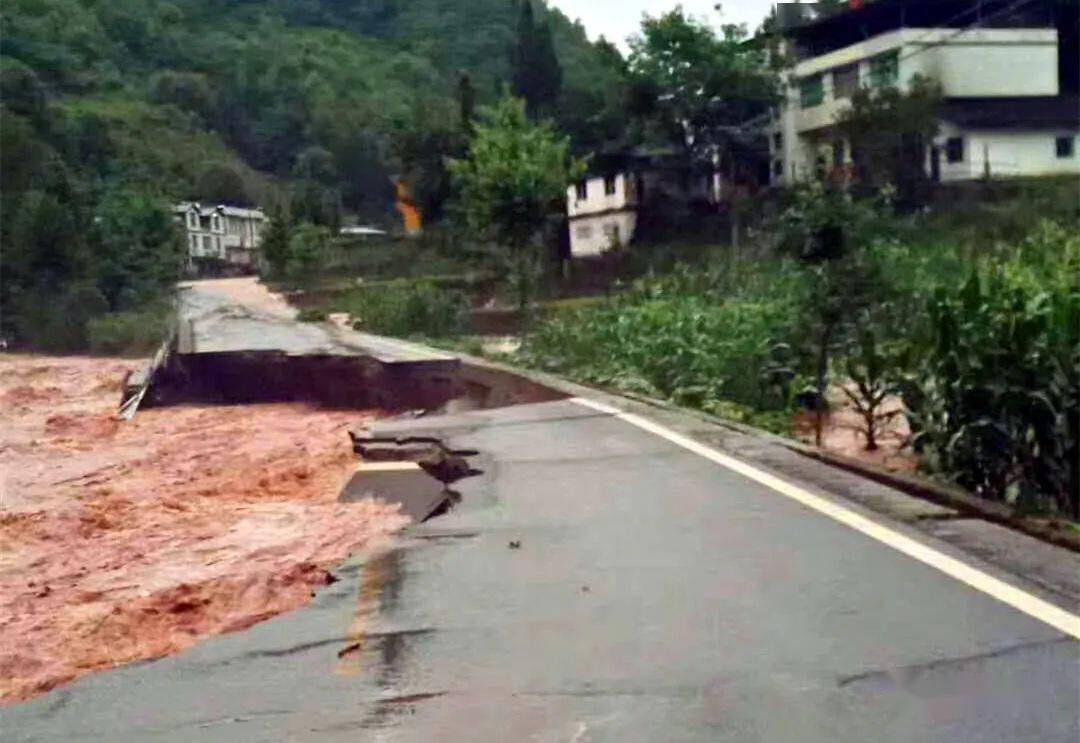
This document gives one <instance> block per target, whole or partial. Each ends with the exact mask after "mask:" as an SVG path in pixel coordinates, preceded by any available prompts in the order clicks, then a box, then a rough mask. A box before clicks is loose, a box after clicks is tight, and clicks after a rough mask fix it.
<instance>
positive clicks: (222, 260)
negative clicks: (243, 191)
mask: <svg viewBox="0 0 1080 743" xmlns="http://www.w3.org/2000/svg"><path fill="white" fill-rule="evenodd" d="M174 213H175V214H176V219H177V221H179V222H180V223H181V224H183V226H184V232H185V238H186V242H187V248H188V267H189V269H191V270H199V269H200V268H201V267H202V266H205V265H207V264H211V263H215V264H224V265H225V266H227V267H229V268H231V269H233V270H241V271H247V270H253V269H254V268H255V267H256V266H257V264H258V250H259V245H260V243H261V242H262V233H263V230H264V229H265V226H266V222H267V218H266V215H265V214H263V211H262V210H261V209H245V208H241V207H238V206H228V205H224V204H219V205H217V206H202V205H201V204H199V203H198V202H181V203H180V204H177V205H176V207H175V208H174Z"/></svg>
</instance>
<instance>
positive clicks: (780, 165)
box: [772, 160, 784, 178]
mask: <svg viewBox="0 0 1080 743" xmlns="http://www.w3.org/2000/svg"><path fill="white" fill-rule="evenodd" d="M772 172H773V175H775V176H776V177H777V178H781V177H783V175H784V161H783V160H777V161H775V162H774V163H773V168H772Z"/></svg>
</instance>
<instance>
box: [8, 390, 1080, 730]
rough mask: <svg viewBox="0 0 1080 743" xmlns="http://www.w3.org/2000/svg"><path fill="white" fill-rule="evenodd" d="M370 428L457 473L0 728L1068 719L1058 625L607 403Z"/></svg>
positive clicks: (1003, 724)
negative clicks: (210, 635) (315, 569)
mask: <svg viewBox="0 0 1080 743" xmlns="http://www.w3.org/2000/svg"><path fill="white" fill-rule="evenodd" d="M375 433H377V434H382V435H430V434H437V435H438V436H439V437H440V438H441V439H442V440H443V441H444V442H445V443H446V445H447V446H450V447H453V448H455V449H471V450H476V451H479V452H480V453H481V454H480V455H479V456H478V457H475V458H473V459H474V461H473V462H472V463H473V464H475V465H476V466H477V467H478V469H480V470H482V471H483V474H482V475H479V476H476V477H471V478H466V479H464V480H461V481H459V482H458V483H456V484H455V489H456V490H458V491H459V492H460V493H461V495H462V497H463V499H462V501H461V502H460V503H459V504H458V505H457V506H456V507H455V508H454V509H453V510H452V511H451V512H450V513H448V514H447V515H445V516H441V517H439V518H438V519H434V520H432V521H429V522H427V523H425V524H422V525H419V526H415V527H413V528H412V529H410V531H409V533H408V534H407V535H406V537H405V538H404V539H402V540H401V541H400V543H398V544H395V545H393V546H392V547H391V548H390V549H388V550H386V551H383V552H381V553H379V554H376V555H370V556H367V557H366V558H357V559H354V560H352V561H350V562H349V563H348V564H346V565H345V566H343V567H342V568H341V569H340V570H339V571H338V573H337V575H338V577H339V578H340V580H339V581H338V582H336V583H334V584H333V585H331V586H329V587H327V588H326V589H324V590H322V591H321V592H320V593H319V595H318V596H317V597H316V599H315V600H314V602H313V603H312V604H311V605H310V606H308V607H307V608H305V609H302V610H299V611H295V612H292V613H290V614H287V615H284V616H281V617H277V618H275V619H272V620H270V621H268V622H265V623H263V624H261V625H258V626H256V627H254V628H252V629H251V630H248V631H246V632H243V633H240V634H235V635H229V636H224V637H220V638H216V639H212V640H209V641H207V642H204V643H202V644H200V645H198V646H196V647H195V648H193V649H191V650H189V651H187V652H185V653H183V654H181V655H179V656H177V657H173V658H167V659H163V660H160V661H156V662H153V663H148V664H144V665H140V666H134V667H129V668H124V669H120V670H117V671H113V672H109V673H104V674H99V675H97V676H93V677H89V678H86V679H83V680H82V681H80V682H77V683H75V684H73V685H71V686H69V687H67V688H66V689H63V690H60V691H57V692H54V693H51V694H49V695H46V696H44V697H42V698H40V699H38V700H35V701H33V702H31V703H29V704H25V705H22V706H19V707H12V708H7V709H3V710H0V730H2V731H3V733H4V736H3V737H4V740H5V743H7V742H8V741H30V740H42V741H46V740H48V741H61V740H64V741H67V740H75V739H96V740H109V741H136V740H137V741H156V740H177V741H179V740H193V739H194V740H200V741H201V740H211V741H213V740H220V741H237V740H319V741H335V740H342V741H344V740H348V741H356V740H375V739H377V740H387V741H443V740H445V741H459V740H468V741H517V740H536V741H571V740H573V741H807V740H820V741H859V742H860V743H862V742H863V741H867V740H874V741H898V742H899V741H903V742H905V743H907V742H909V741H979V742H980V743H982V742H988V741H1001V742H1002V743H1005V742H1008V743H1013V742H1014V741H1021V740H1023V741H1063V742H1064V741H1068V742H1069V743H1074V742H1075V741H1076V740H1077V736H1078V732H1080V731H1078V719H1080V675H1078V672H1077V669H1078V661H1080V654H1078V647H1080V646H1078V644H1077V643H1076V642H1074V641H1073V640H1071V639H1069V638H1067V637H1066V636H1065V635H1063V634H1062V633H1061V632H1059V631H1057V630H1055V629H1053V628H1051V627H1050V626H1048V625H1045V624H1042V623H1040V622H1039V621H1037V620H1035V619H1032V618H1031V617H1029V616H1027V615H1025V614H1023V613H1020V612H1019V611H1017V610H1016V609H1013V608H1011V607H1010V606H1007V605H1005V604H1003V603H1000V602H999V601H997V600H996V599H994V598H991V597H990V596H988V595H986V594H983V593H981V592H979V591H976V590H975V589H973V588H970V587H969V586H967V585H965V584H962V583H960V582H958V581H956V580H954V579H953V578H950V577H948V576H947V575H945V574H943V573H941V572H938V571H936V570H934V569H932V568H930V567H927V566H926V565H923V564H921V563H919V562H916V561H915V560H912V559H911V558H909V557H907V556H905V555H903V554H901V553H899V552H897V551H894V550H892V549H889V548H888V547H886V546H884V545H882V544H880V543H879V542H876V541H874V540H872V539H870V538H868V537H866V536H865V535H863V534H860V533H859V532H856V531H854V530H852V529H849V528H847V527H846V526H843V525H841V524H839V523H837V522H835V521H833V520H830V519H828V518H825V517H823V516H821V515H820V514H818V513H815V512H813V511H811V510H809V509H807V508H805V507H803V506H802V505H800V504H798V503H796V502H794V501H792V500H789V499H786V498H784V497H782V496H780V495H778V494H777V493H775V492H773V491H771V490H769V489H768V488H766V487H764V486H763V485H759V484H757V483H755V482H753V481H751V480H748V479H746V478H744V477H742V476H740V475H738V474H736V473H734V472H732V471H730V470H728V469H725V468H723V467H720V466H718V465H716V464H714V463H713V462H710V461H708V460H707V459H705V458H703V457H701V456H697V455H696V454H694V453H692V452H690V451H687V450H686V449H683V448H680V447H678V446H676V445H675V444H673V443H671V442H669V441H667V440H665V439H663V438H661V437H658V436H655V435H651V434H650V433H648V432H646V431H643V430H640V429H638V428H635V427H633V426H631V425H628V424H627V423H626V422H625V421H622V420H619V419H617V418H615V417H613V416H611V415H608V414H605V413H602V412H598V411H596V410H590V409H588V408H585V407H582V406H580V405H577V404H575V403H573V402H572V401H561V402H551V403H541V404H535V405H526V406H519V407H515V408H505V409H497V410H487V411H480V412H474V413H467V414H462V415H457V416H446V417H442V418H430V419H418V420H415V421H408V422H398V423H390V424H384V425H380V426H378V427H377V428H376V431H375ZM511 543H518V544H519V545H520V546H519V547H518V548H517V549H510V548H508V545H509V544H511ZM1073 557H1074V556H1071V555H1069V556H1068V559H1073Z"/></svg>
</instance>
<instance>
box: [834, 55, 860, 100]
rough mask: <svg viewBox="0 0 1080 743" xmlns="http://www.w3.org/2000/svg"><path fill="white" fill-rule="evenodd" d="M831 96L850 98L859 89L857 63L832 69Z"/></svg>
mask: <svg viewBox="0 0 1080 743" xmlns="http://www.w3.org/2000/svg"><path fill="white" fill-rule="evenodd" d="M832 87H833V98H850V97H851V96H853V95H855V92H856V91H857V90H858V89H859V64H858V63H857V62H856V63H855V64H849V65H844V66H843V67H837V68H836V69H835V70H833V74H832Z"/></svg>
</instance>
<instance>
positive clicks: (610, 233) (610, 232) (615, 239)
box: [604, 224, 621, 247]
mask: <svg viewBox="0 0 1080 743" xmlns="http://www.w3.org/2000/svg"><path fill="white" fill-rule="evenodd" d="M604 237H605V238H607V241H608V245H610V246H612V247H617V246H618V245H620V244H621V243H620V239H619V225H617V224H605V225H604Z"/></svg>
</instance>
